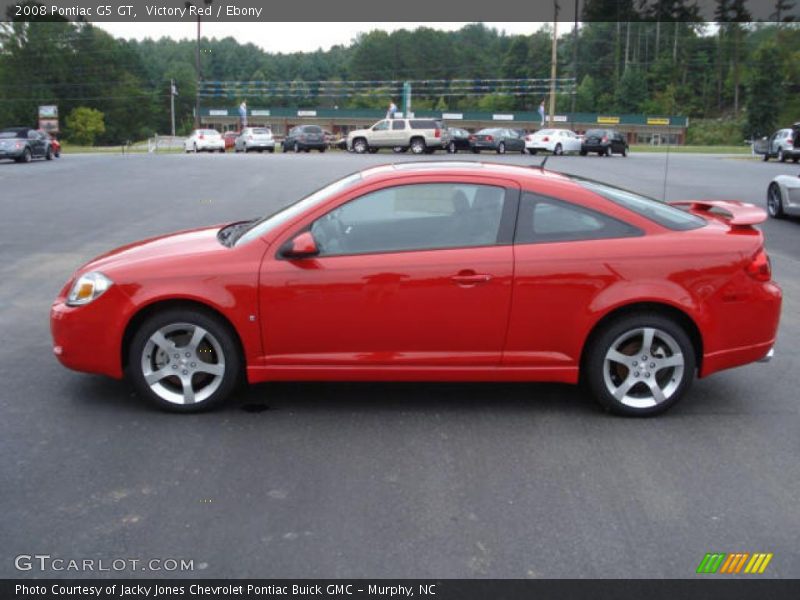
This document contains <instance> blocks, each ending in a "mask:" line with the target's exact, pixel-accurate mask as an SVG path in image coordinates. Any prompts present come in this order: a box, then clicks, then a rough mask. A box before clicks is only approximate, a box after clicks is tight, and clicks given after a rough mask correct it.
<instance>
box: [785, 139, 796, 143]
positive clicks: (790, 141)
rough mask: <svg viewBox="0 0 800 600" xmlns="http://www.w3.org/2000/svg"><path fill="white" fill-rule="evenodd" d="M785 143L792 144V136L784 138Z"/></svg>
mask: <svg viewBox="0 0 800 600" xmlns="http://www.w3.org/2000/svg"><path fill="white" fill-rule="evenodd" d="M786 143H787V144H794V140H793V139H792V138H786Z"/></svg>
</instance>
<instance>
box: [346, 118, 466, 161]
mask: <svg viewBox="0 0 800 600" xmlns="http://www.w3.org/2000/svg"><path fill="white" fill-rule="evenodd" d="M449 143H450V135H449V133H448V131H447V128H446V127H445V126H444V124H443V123H442V122H441V121H439V120H436V119H384V120H382V121H378V122H377V123H375V124H374V125H373V126H372V127H370V128H369V129H356V130H355V131H351V132H350V133H349V134H348V135H347V149H348V150H352V151H353V152H356V153H358V154H363V153H364V152H372V153H374V152H377V151H378V150H380V149H381V148H392V149H393V150H395V151H396V152H405V151H407V150H411V152H412V153H414V154H432V153H433V152H435V151H436V150H446V149H447V145H448V144H449Z"/></svg>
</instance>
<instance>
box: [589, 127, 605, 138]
mask: <svg viewBox="0 0 800 600" xmlns="http://www.w3.org/2000/svg"><path fill="white" fill-rule="evenodd" d="M604 135H608V132H607V131H606V130H605V129H590V130H589V131H587V132H586V137H603V136H604Z"/></svg>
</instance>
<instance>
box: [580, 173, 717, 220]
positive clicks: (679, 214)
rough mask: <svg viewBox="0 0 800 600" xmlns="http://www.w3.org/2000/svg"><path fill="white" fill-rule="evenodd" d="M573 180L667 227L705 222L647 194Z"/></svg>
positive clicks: (582, 180) (593, 182)
mask: <svg viewBox="0 0 800 600" xmlns="http://www.w3.org/2000/svg"><path fill="white" fill-rule="evenodd" d="M574 181H576V182H577V183H579V184H580V185H582V186H583V187H585V188H586V189H587V190H590V191H592V192H594V193H595V194H597V195H599V196H602V197H603V198H605V199H606V200H610V201H611V202H613V203H614V204H618V205H620V206H622V207H623V208H627V209H628V210H631V211H633V212H635V213H636V214H637V215H641V216H643V217H644V218H645V219H649V220H651V221H654V222H655V223H658V224H659V225H661V226H662V227H666V228H667V229H673V230H675V231H686V230H688V229H697V228H699V227H702V226H703V225H705V224H706V222H705V220H703V219H702V218H700V217H698V216H695V215H693V214H691V213H688V212H686V211H684V210H681V209H679V208H675V207H674V206H670V205H669V204H667V203H666V202H660V201H658V200H654V199H653V198H648V197H647V196H641V195H639V194H636V193H634V192H629V191H628V190H623V189H621V188H616V187H613V186H610V185H605V184H603V183H598V182H596V181H588V180H586V179H577V178H574Z"/></svg>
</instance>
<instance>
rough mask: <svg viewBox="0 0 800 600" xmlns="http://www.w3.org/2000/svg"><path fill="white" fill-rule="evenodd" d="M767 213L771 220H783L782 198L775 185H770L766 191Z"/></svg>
mask: <svg viewBox="0 0 800 600" xmlns="http://www.w3.org/2000/svg"><path fill="white" fill-rule="evenodd" d="M767 212H768V213H769V216H770V217H772V218H773V219H781V218H783V215H784V212H783V198H782V197H781V189H780V187H779V186H778V184H777V183H770V184H769V188H768V189H767Z"/></svg>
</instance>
